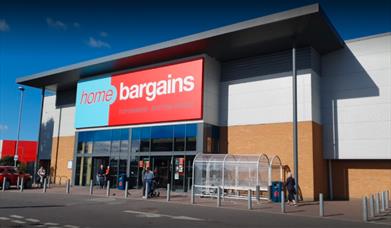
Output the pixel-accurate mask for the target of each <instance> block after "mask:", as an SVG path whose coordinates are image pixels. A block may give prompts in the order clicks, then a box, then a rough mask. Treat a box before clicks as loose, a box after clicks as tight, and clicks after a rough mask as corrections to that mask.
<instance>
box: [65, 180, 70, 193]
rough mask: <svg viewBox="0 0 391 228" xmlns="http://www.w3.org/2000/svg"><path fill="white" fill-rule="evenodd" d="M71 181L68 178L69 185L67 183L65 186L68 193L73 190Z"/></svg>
mask: <svg viewBox="0 0 391 228" xmlns="http://www.w3.org/2000/svg"><path fill="white" fill-rule="evenodd" d="M70 182H71V181H70V180H69V179H68V180H67V185H66V187H65V192H66V193H67V194H69V193H70V192H71V191H70V190H71V183H70Z"/></svg>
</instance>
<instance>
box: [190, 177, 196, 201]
mask: <svg viewBox="0 0 391 228" xmlns="http://www.w3.org/2000/svg"><path fill="white" fill-rule="evenodd" d="M193 179H194V176H193ZM194 198H195V195H194V185H192V186H191V197H190V203H191V204H194V203H195V199H194Z"/></svg>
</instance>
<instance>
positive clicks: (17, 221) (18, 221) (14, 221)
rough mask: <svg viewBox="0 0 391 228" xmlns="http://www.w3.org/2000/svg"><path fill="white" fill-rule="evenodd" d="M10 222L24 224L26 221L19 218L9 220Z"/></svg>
mask: <svg viewBox="0 0 391 228" xmlns="http://www.w3.org/2000/svg"><path fill="white" fill-rule="evenodd" d="M11 222H13V223H17V224H25V223H26V222H25V221H21V220H11Z"/></svg>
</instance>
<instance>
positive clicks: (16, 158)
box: [14, 86, 24, 167]
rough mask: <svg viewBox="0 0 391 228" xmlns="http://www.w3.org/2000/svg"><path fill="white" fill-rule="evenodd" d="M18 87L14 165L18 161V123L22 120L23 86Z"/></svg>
mask: <svg viewBox="0 0 391 228" xmlns="http://www.w3.org/2000/svg"><path fill="white" fill-rule="evenodd" d="M18 89H19V90H20V103H19V119H18V132H17V134H18V136H17V138H16V146H15V156H14V166H15V167H16V163H17V161H18V147H19V135H20V123H21V121H22V108H23V91H24V87H23V86H19V87H18Z"/></svg>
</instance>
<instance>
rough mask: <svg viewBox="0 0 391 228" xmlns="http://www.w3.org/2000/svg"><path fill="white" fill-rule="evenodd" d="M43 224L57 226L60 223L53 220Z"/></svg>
mask: <svg viewBox="0 0 391 228" xmlns="http://www.w3.org/2000/svg"><path fill="white" fill-rule="evenodd" d="M44 225H45V226H58V225H60V224H58V223H55V222H47V223H44Z"/></svg>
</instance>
